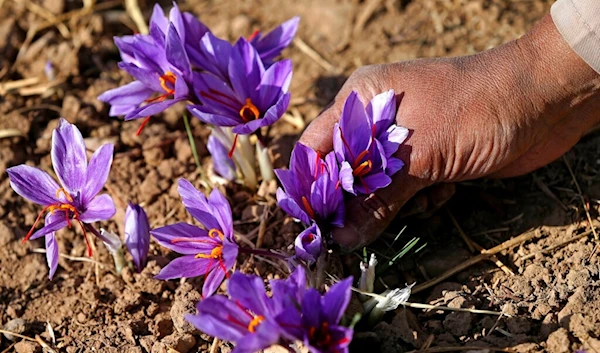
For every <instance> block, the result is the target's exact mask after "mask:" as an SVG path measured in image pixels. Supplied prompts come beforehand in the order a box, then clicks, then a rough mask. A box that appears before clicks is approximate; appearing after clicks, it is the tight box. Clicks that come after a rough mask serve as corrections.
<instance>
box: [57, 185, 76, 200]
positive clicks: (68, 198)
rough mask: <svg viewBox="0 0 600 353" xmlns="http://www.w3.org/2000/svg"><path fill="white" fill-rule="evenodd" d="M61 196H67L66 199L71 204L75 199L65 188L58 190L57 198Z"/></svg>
mask: <svg viewBox="0 0 600 353" xmlns="http://www.w3.org/2000/svg"><path fill="white" fill-rule="evenodd" d="M60 194H63V195H65V198H66V199H67V200H68V201H69V202H73V198H72V197H71V195H70V194H69V193H68V192H67V190H65V189H64V188H60V189H58V190H56V197H59V196H60Z"/></svg>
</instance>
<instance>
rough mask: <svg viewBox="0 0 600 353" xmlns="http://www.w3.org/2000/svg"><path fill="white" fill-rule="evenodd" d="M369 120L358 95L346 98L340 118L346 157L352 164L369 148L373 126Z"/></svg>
mask: <svg viewBox="0 0 600 353" xmlns="http://www.w3.org/2000/svg"><path fill="white" fill-rule="evenodd" d="M369 120H370V118H369V117H368V116H367V114H366V112H365V108H364V106H363V104H362V102H361V101H360V97H359V95H358V93H356V92H355V91H352V92H351V93H350V95H348V98H346V102H345V104H344V108H343V110H342V116H341V118H340V129H341V134H342V136H341V137H342V139H343V140H345V142H346V143H347V144H344V147H345V149H346V152H345V156H346V158H350V159H349V161H350V162H352V163H353V162H354V158H356V157H357V156H358V155H359V154H360V153H361V152H362V151H364V150H366V149H367V148H368V146H369V141H370V139H371V124H372V123H371V122H370V121H369Z"/></svg>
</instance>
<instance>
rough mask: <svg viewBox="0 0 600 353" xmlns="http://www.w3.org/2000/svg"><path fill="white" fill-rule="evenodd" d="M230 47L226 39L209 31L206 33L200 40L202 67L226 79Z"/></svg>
mask: <svg viewBox="0 0 600 353" xmlns="http://www.w3.org/2000/svg"><path fill="white" fill-rule="evenodd" d="M231 49H232V45H231V43H229V42H228V41H226V40H223V39H220V38H217V37H216V36H215V35H213V34H212V33H210V32H208V33H206V34H205V35H204V36H202V39H201V40H200V54H201V55H202V59H203V61H202V66H203V68H204V69H205V70H207V71H208V72H211V73H213V74H215V75H217V76H218V77H219V78H221V79H227V77H228V72H227V67H228V65H229V57H230V56H231Z"/></svg>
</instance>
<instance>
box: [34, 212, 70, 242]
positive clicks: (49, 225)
mask: <svg viewBox="0 0 600 353" xmlns="http://www.w3.org/2000/svg"><path fill="white" fill-rule="evenodd" d="M68 224H69V222H68V221H67V219H66V218H65V216H64V212H56V213H54V214H53V213H48V214H47V215H46V219H45V224H44V226H43V227H42V228H40V229H38V230H37V231H36V232H35V233H33V234H32V235H31V237H29V240H34V239H37V238H41V237H43V236H45V235H47V234H50V233H53V232H56V231H57V230H60V229H63V228H64V227H66V226H67V225H68Z"/></svg>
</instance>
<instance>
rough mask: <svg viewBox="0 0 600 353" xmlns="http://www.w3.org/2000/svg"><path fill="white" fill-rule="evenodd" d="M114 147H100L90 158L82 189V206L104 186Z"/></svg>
mask: <svg viewBox="0 0 600 353" xmlns="http://www.w3.org/2000/svg"><path fill="white" fill-rule="evenodd" d="M113 151H114V145H113V144H112V143H107V144H105V145H102V146H100V148H98V149H97V150H96V152H94V154H93V155H92V158H90V164H89V165H88V170H87V176H86V184H85V188H84V189H83V192H82V193H83V201H82V202H83V204H87V203H88V202H89V201H91V200H92V199H93V198H94V196H96V195H97V194H98V193H99V192H100V190H102V188H103V187H104V184H106V180H107V179H108V174H109V173H110V166H111V164H112V159H113Z"/></svg>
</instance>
